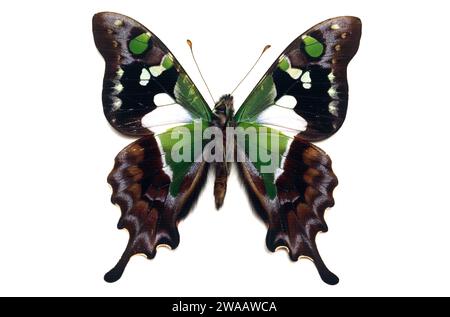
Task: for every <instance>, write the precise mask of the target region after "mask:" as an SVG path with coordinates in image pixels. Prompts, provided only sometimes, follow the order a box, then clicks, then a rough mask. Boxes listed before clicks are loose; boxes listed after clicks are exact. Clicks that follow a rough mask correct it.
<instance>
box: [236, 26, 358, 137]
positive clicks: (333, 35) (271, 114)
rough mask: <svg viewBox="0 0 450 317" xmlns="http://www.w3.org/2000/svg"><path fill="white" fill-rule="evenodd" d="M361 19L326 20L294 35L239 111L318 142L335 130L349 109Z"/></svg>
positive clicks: (242, 117) (239, 117) (240, 117)
mask: <svg viewBox="0 0 450 317" xmlns="http://www.w3.org/2000/svg"><path fill="white" fill-rule="evenodd" d="M360 37H361V21H360V20H359V19H358V18H355V17H338V18H333V19H329V20H326V21H324V22H322V23H320V24H318V25H316V26H314V27H312V28H311V29H309V30H308V31H306V32H305V33H304V34H302V35H301V36H299V37H298V38H297V39H295V40H294V41H293V42H292V43H291V44H290V45H289V46H288V47H287V48H286V49H285V50H284V52H283V53H282V54H281V55H280V57H279V58H278V59H277V60H276V61H275V62H274V63H273V65H272V66H271V67H270V69H269V71H268V72H267V73H266V74H265V75H264V76H263V78H262V79H261V80H260V82H259V83H258V85H257V86H256V87H255V89H254V90H253V92H252V93H251V94H250V95H249V97H248V98H247V99H246V100H245V101H244V103H243V104H242V106H241V107H240V108H239V110H238V112H237V113H236V116H235V120H236V121H237V122H258V123H262V124H265V125H271V126H274V127H278V128H279V129H280V130H285V131H290V132H292V133H293V134H296V133H300V135H301V136H302V137H303V138H304V139H305V140H308V141H319V140H323V139H326V138H328V137H329V136H331V135H332V134H334V133H335V132H336V131H337V130H338V129H339V128H340V127H341V125H342V123H343V122H344V119H345V115H346V112H347V103H348V85H347V65H348V63H349V62H350V60H351V59H352V57H353V56H354V55H355V53H356V51H357V50H358V47H359V39H360Z"/></svg>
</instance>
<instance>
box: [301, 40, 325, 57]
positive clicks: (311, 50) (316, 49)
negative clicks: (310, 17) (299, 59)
mask: <svg viewBox="0 0 450 317" xmlns="http://www.w3.org/2000/svg"><path fill="white" fill-rule="evenodd" d="M303 43H304V44H305V52H306V54H308V55H309V56H311V57H319V56H320V55H322V53H323V51H324V47H323V44H322V43H320V42H319V41H317V40H316V39H315V38H313V37H312V36H309V35H307V36H305V37H304V38H303Z"/></svg>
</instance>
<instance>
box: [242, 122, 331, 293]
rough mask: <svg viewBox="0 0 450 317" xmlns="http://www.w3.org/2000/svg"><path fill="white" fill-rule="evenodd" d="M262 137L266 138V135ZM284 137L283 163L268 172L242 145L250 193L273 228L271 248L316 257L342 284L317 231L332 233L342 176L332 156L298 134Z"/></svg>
mask: <svg viewBox="0 0 450 317" xmlns="http://www.w3.org/2000/svg"><path fill="white" fill-rule="evenodd" d="M271 134H275V132H274V131H272V132H271ZM268 135H269V134H268ZM258 137H259V138H260V139H263V138H266V136H264V135H261V134H260V135H259V136H258ZM272 138H273V136H272ZM279 139H280V142H279V149H280V151H279V153H281V154H280V161H278V162H279V163H277V164H276V166H275V168H274V170H273V172H271V173H267V172H266V173H264V172H263V171H262V168H261V165H264V164H261V162H256V163H255V162H254V161H253V160H251V159H250V157H249V154H248V150H247V149H246V148H244V147H239V145H237V153H238V155H241V156H243V157H244V159H242V160H241V162H240V163H238V165H239V170H240V174H241V177H242V178H243V181H244V184H245V187H246V190H247V193H248V194H249V197H250V198H251V201H252V205H253V206H254V208H255V209H256V210H257V212H258V214H259V215H260V216H261V217H262V219H263V220H264V221H265V222H266V224H267V226H268V232H267V236H266V244H267V247H268V249H269V250H270V251H272V252H274V251H275V250H276V249H277V248H280V247H281V248H287V249H288V251H289V256H290V258H291V260H293V261H297V260H298V258H299V257H302V256H305V257H309V258H311V259H312V260H313V262H314V264H315V265H316V267H317V269H318V271H319V274H320V276H321V277H322V279H323V280H324V281H325V282H326V283H328V284H336V283H337V282H338V278H337V276H336V275H334V274H333V273H332V272H330V271H329V270H328V269H327V267H326V266H325V264H324V262H323V261H322V259H321V257H320V255H319V252H318V250H317V246H316V244H315V237H316V234H317V233H318V232H320V231H321V232H325V231H327V225H326V223H325V220H324V211H325V209H326V208H328V207H331V206H333V205H334V200H333V196H332V193H333V189H334V188H335V187H336V185H337V178H336V176H335V175H334V173H333V171H332V169H331V160H330V158H329V157H328V156H327V155H326V154H325V153H324V152H323V151H322V150H320V149H319V148H318V147H316V146H314V145H312V144H311V143H309V142H308V141H305V140H303V139H302V138H300V137H298V136H297V137H294V138H288V139H286V136H279ZM283 139H285V140H284V141H283ZM267 143H270V141H268V142H267ZM274 150H275V149H274V148H272V151H274ZM275 161H277V160H276V159H275ZM272 163H273V161H272ZM266 166H267V163H266Z"/></svg>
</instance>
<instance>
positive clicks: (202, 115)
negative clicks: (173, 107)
mask: <svg viewBox="0 0 450 317" xmlns="http://www.w3.org/2000/svg"><path fill="white" fill-rule="evenodd" d="M163 64H164V61H163ZM174 93H175V99H176V101H177V102H178V103H179V104H180V105H182V106H183V107H184V108H185V109H186V110H188V111H189V112H191V113H192V114H193V116H194V117H195V118H199V119H203V120H206V121H208V122H211V120H212V111H211V109H210V108H209V106H208V104H207V103H206V101H205V100H204V99H203V97H202V96H201V95H200V92H199V91H198V90H197V88H196V87H195V85H194V83H193V82H192V80H191V79H190V78H189V77H188V76H187V75H186V74H185V73H180V76H179V77H178V80H177V83H176V84H175V91H174Z"/></svg>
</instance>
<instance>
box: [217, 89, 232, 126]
mask: <svg viewBox="0 0 450 317" xmlns="http://www.w3.org/2000/svg"><path fill="white" fill-rule="evenodd" d="M214 113H215V114H216V115H217V116H218V117H219V119H220V122H221V123H222V124H225V123H226V122H228V121H230V120H231V119H232V118H233V115H234V107H233V96H232V95H223V96H222V97H220V99H219V101H218V102H217V103H216V104H215V106H214Z"/></svg>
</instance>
